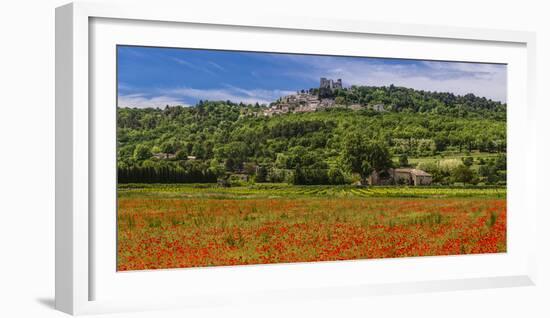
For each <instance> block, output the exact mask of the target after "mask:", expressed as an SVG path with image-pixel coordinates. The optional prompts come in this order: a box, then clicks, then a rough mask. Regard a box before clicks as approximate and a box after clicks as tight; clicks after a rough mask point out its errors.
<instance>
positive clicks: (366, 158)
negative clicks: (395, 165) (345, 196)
mask: <svg viewBox="0 0 550 318" xmlns="http://www.w3.org/2000/svg"><path fill="white" fill-rule="evenodd" d="M343 148H344V149H343V153H342V156H343V161H344V162H345V163H346V164H347V165H348V166H349V169H350V170H351V172H353V173H357V174H359V176H360V177H361V184H366V180H367V178H368V177H369V176H370V175H371V173H373V172H374V171H377V172H381V171H384V170H386V169H388V168H391V166H392V160H391V154H390V151H389V150H388V147H387V146H386V145H385V144H384V143H383V142H381V141H379V140H370V139H368V138H367V137H365V136H364V135H361V134H359V133H356V132H354V133H350V134H348V135H346V137H345V139H344V147H343Z"/></svg>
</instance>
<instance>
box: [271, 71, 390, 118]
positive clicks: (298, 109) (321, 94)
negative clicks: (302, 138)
mask: <svg viewBox="0 0 550 318" xmlns="http://www.w3.org/2000/svg"><path fill="white" fill-rule="evenodd" d="M338 90H346V88H344V87H343V86H342V79H340V78H339V79H337V80H336V81H334V80H332V79H327V78H325V77H322V78H321V80H320V84H319V88H312V89H309V90H307V91H306V90H302V91H299V92H296V94H292V95H287V96H283V97H281V98H279V99H278V100H277V101H275V102H273V103H271V105H270V106H269V107H268V108H266V109H265V110H264V111H263V112H262V114H263V115H264V116H272V115H277V114H287V113H307V112H314V111H316V110H318V109H325V108H331V107H333V108H334V107H342V108H349V109H353V110H359V109H361V108H364V107H368V108H370V109H373V110H375V111H384V105H383V104H374V105H361V104H357V103H355V104H351V105H345V104H343V103H339V102H338V100H337V97H336V92H337V91H338Z"/></svg>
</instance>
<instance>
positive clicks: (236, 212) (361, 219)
mask: <svg viewBox="0 0 550 318" xmlns="http://www.w3.org/2000/svg"><path fill="white" fill-rule="evenodd" d="M394 189H396V188H391V187H388V188H382V187H380V188H376V187H373V188H355V187H325V186H309V187H306V186H304V187H286V186H280V187H279V186H276V185H274V186H267V187H265V186H264V187H252V188H247V187H240V188H239V187H235V188H229V189H222V188H216V187H210V186H203V185H182V186H179V185H169V186H161V185H154V186H153V185H126V186H123V187H119V195H118V213H117V224H118V225H117V226H118V255H117V269H118V270H119V271H125V270H144V269H162V268H184V267H203V266H221V265H244V264H269V263H291V262H314V261H335V260H353V259H372V258H393V257H410V256H434V255H458V254H477V253H500V252H505V251H506V198H505V191H506V190H505V188H488V189H478V188H473V189H467V188H464V189H445V188H413V187H411V188H399V189H398V190H399V191H395V190H394ZM398 193H401V196H399V195H398Z"/></svg>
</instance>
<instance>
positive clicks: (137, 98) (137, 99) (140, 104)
mask: <svg viewBox="0 0 550 318" xmlns="http://www.w3.org/2000/svg"><path fill="white" fill-rule="evenodd" d="M166 105H170V106H176V105H181V106H189V105H188V104H186V103H185V102H183V100H181V99H178V98H174V97H173V96H167V95H159V96H153V97H147V96H145V95H143V94H130V95H119V96H118V107H132V108H134V107H136V108H148V107H152V108H157V107H158V108H162V107H164V106H166Z"/></svg>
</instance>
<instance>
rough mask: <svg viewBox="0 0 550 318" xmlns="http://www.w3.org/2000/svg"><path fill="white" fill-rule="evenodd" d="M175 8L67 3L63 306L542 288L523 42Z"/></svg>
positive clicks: (62, 47) (524, 38)
mask: <svg viewBox="0 0 550 318" xmlns="http://www.w3.org/2000/svg"><path fill="white" fill-rule="evenodd" d="M186 6H187V5H186ZM174 9H176V8H157V9H155V10H153V11H151V10H149V8H147V7H142V6H139V5H138V6H135V7H134V6H133V7H132V8H129V7H128V8H127V7H124V8H123V9H122V8H121V7H116V6H114V5H96V4H94V5H91V4H83V3H78V4H70V5H67V6H64V7H60V8H58V9H57V17H56V35H57V37H56V308H58V309H60V310H62V311H65V312H68V313H73V314H79V313H95V312H108V311H120V310H140V309H151V308H165V307H171V306H179V307H185V306H191V305H193V306H195V305H197V304H199V305H200V304H209V303H216V304H223V303H235V302H243V301H246V302H250V301H258V302H265V301H267V302H269V301H274V300H278V301H280V300H283V301H284V300H289V299H311V298H335V297H347V296H357V295H371V294H391V293H403V292H411V291H438V290H456V289H473V288H490V287H508V286H525V285H530V284H533V283H534V272H533V268H534V264H535V263H534V262H535V261H534V256H535V251H534V250H532V247H533V246H535V245H534V244H532V242H533V240H534V219H535V216H536V214H535V213H536V210H535V205H534V201H535V200H534V199H533V196H534V193H532V192H530V191H528V185H530V184H535V183H536V179H535V178H536V173H534V171H535V169H536V167H535V166H534V165H530V164H529V162H528V158H529V157H530V156H531V155H533V154H534V152H535V144H534V142H533V140H534V138H531V137H532V136H534V134H535V125H534V118H533V114H534V109H535V105H534V103H533V81H534V75H533V71H534V62H535V61H534V56H533V45H534V35H533V34H531V33H527V32H512V31H495V30H473V29H461V28H450V27H429V26H418V25H400V24H380V23H368V22H362V21H332V20H322V21H316V20H308V21H303V20H298V19H291V18H285V17H280V16H273V17H250V16H244V15H243V16H239V17H234V16H231V17H227V16H215V15H208V16H207V15H206V14H204V15H201V13H200V12H199V11H197V12H194V13H193V14H191V13H190V12H192V10H191V11H189V10H185V12H187V13H175V12H182V10H174Z"/></svg>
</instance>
